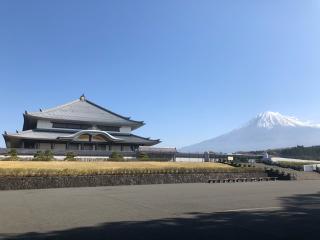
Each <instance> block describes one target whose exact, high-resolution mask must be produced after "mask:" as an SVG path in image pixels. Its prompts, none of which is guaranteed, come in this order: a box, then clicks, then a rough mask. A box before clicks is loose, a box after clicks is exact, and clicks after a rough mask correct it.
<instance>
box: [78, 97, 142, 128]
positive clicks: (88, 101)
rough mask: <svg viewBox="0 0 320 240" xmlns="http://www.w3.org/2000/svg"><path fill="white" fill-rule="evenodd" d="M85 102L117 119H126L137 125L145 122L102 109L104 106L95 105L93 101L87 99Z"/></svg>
mask: <svg viewBox="0 0 320 240" xmlns="http://www.w3.org/2000/svg"><path fill="white" fill-rule="evenodd" d="M84 101H85V102H87V103H89V104H91V105H93V106H95V107H97V108H100V109H101V110H103V111H106V112H108V113H111V114H113V115H116V116H117V117H120V118H123V119H125V120H127V121H130V122H136V123H143V121H135V120H131V119H130V117H125V116H122V115H120V114H118V113H115V112H113V111H111V110H109V109H107V108H105V107H102V106H100V105H98V104H96V103H94V102H91V101H90V100H88V99H85V100H84Z"/></svg>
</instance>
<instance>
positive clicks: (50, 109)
mask: <svg viewBox="0 0 320 240" xmlns="http://www.w3.org/2000/svg"><path fill="white" fill-rule="evenodd" d="M79 101H81V100H80V99H75V100H73V101H71V102H67V103H65V104H61V105H58V106H56V107H53V108H48V109H45V110H42V111H38V112H43V113H45V112H50V111H53V110H56V109H59V108H61V107H65V106H69V105H71V104H73V103H76V102H79ZM38 112H30V113H29V114H32V113H38Z"/></svg>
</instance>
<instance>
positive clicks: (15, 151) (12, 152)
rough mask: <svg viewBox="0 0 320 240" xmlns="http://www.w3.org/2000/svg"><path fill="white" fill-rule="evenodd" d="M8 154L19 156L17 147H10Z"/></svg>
mask: <svg viewBox="0 0 320 240" xmlns="http://www.w3.org/2000/svg"><path fill="white" fill-rule="evenodd" d="M8 155H9V156H10V157H18V153H17V150H16V149H10V151H9V152H8Z"/></svg>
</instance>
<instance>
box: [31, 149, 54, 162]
mask: <svg viewBox="0 0 320 240" xmlns="http://www.w3.org/2000/svg"><path fill="white" fill-rule="evenodd" d="M32 160H33V161H51V160H54V157H53V153H52V151H51V150H46V151H44V152H43V151H37V152H36V153H35V154H34V156H33V159H32Z"/></svg>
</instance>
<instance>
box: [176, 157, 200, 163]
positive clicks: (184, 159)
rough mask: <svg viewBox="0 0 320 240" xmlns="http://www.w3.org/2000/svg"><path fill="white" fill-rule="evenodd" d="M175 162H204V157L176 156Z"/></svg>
mask: <svg viewBox="0 0 320 240" xmlns="http://www.w3.org/2000/svg"><path fill="white" fill-rule="evenodd" d="M176 162H204V159H203V158H183V157H176Z"/></svg>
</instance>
